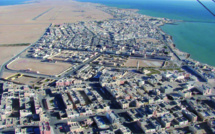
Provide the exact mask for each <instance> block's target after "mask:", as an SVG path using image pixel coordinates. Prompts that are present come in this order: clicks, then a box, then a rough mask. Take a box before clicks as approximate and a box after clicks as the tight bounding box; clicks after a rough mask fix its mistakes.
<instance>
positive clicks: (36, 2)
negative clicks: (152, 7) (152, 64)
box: [0, 0, 213, 67]
mask: <svg viewBox="0 0 215 134" xmlns="http://www.w3.org/2000/svg"><path fill="white" fill-rule="evenodd" d="M72 2H76V3H79V4H81V3H87V4H90V5H93V6H94V7H96V9H98V8H97V7H98V6H104V7H107V8H116V9H121V10H125V11H130V12H134V13H136V14H139V15H144V14H141V13H139V12H138V11H139V9H126V8H118V7H111V6H106V5H103V4H100V3H91V2H80V1H77V0H72ZM38 3H41V1H38V0H29V1H26V2H24V3H23V4H18V5H5V6H2V7H14V6H20V5H25V4H28V5H32V4H38ZM0 7H1V6H0ZM98 10H100V11H102V10H101V9H98ZM103 12H104V11H103ZM144 16H147V17H150V18H156V19H157V18H160V19H162V18H161V17H153V16H148V15H144ZM108 19H111V18H108ZM165 19H168V18H165ZM168 20H171V19H168ZM84 21H85V20H84ZM171 21H174V22H171V23H168V22H167V23H164V24H162V25H159V26H158V28H159V30H161V31H162V32H163V33H165V32H164V31H163V30H162V28H161V27H162V26H164V25H166V24H168V25H177V24H175V23H176V22H186V21H183V20H171ZM193 22H194V21H193ZM65 23H67V22H65ZM69 23H74V22H69ZM204 23H205V22H204ZM210 23H213V22H210ZM165 34H166V35H168V36H170V39H171V41H172V42H173V44H172V45H170V46H171V48H172V49H173V50H174V51H175V50H176V51H179V52H180V53H182V54H184V55H189V56H188V57H189V58H187V59H190V60H192V61H194V62H199V61H196V60H194V59H192V58H190V57H191V54H189V53H187V52H183V51H181V50H179V49H178V48H177V46H176V44H175V43H174V41H173V38H174V37H172V36H171V35H169V34H167V33H165ZM11 44H12V43H11ZM14 44H15V43H14ZM202 64H204V65H208V64H206V63H202ZM208 66H210V67H213V66H211V65H208Z"/></svg>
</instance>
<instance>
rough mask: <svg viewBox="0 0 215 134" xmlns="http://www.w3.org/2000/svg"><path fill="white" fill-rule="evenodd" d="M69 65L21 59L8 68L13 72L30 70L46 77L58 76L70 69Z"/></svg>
mask: <svg viewBox="0 0 215 134" xmlns="http://www.w3.org/2000/svg"><path fill="white" fill-rule="evenodd" d="M71 66H72V65H71V64H69V63H63V62H57V63H47V62H41V61H40V60H37V59H28V58H19V59H16V60H15V61H13V62H11V63H10V64H9V65H8V66H7V67H8V68H9V69H12V70H30V71H32V72H35V73H36V72H38V73H40V74H46V75H57V74H60V73H62V72H63V71H65V70H67V69H68V68H70V67H71Z"/></svg>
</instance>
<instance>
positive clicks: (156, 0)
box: [78, 0, 215, 66]
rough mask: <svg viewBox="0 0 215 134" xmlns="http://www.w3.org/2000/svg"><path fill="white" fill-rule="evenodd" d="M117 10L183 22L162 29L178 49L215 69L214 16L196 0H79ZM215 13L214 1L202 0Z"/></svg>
mask: <svg viewBox="0 0 215 134" xmlns="http://www.w3.org/2000/svg"><path fill="white" fill-rule="evenodd" d="M78 1H80V2H92V3H100V4H104V5H107V6H112V7H118V8H131V9H139V13H141V14H145V15H149V16H154V17H165V18H170V19H177V20H184V21H186V22H180V23H177V25H168V24H167V25H164V26H162V27H161V28H162V29H163V31H165V32H166V33H167V34H169V35H172V36H173V40H174V42H175V44H176V47H177V48H179V49H180V50H182V51H184V52H188V53H190V54H191V58H193V59H195V60H198V61H200V62H202V63H207V64H209V65H212V66H215V16H213V15H211V14H210V13H209V12H208V11H207V10H206V9H205V8H204V7H203V6H202V5H200V4H199V3H198V2H197V1H196V0H78ZM201 1H202V3H204V4H205V5H206V6H208V8H209V9H210V10H211V11H212V12H214V13H215V2H213V1H212V0H201Z"/></svg>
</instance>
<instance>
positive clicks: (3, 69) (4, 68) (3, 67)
mask: <svg viewBox="0 0 215 134" xmlns="http://www.w3.org/2000/svg"><path fill="white" fill-rule="evenodd" d="M50 26H51V24H50V25H49V27H50ZM49 27H48V28H49ZM48 28H47V29H48ZM47 29H46V30H45V31H47ZM44 35H45V32H44V34H43V35H42V36H41V37H40V38H39V39H38V40H37V41H39V40H40V39H41V38H42V37H43V36H44ZM37 41H36V42H35V43H37ZM35 43H33V44H31V45H29V46H28V47H26V48H25V49H24V50H22V51H21V52H20V53H18V54H17V55H16V56H14V57H12V58H11V59H10V60H8V61H6V62H5V63H4V64H2V66H1V68H0V78H2V74H3V72H4V71H5V70H6V69H7V65H8V64H9V63H10V62H12V61H13V60H15V59H17V58H18V57H19V56H20V55H21V54H22V53H23V52H25V51H26V50H28V49H29V48H30V47H32V46H33V45H35Z"/></svg>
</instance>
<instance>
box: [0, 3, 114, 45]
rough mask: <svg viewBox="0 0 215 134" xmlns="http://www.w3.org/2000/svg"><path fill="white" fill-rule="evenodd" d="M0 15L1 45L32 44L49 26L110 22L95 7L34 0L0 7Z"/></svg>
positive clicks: (83, 4) (88, 4)
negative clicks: (88, 21)
mask: <svg viewBox="0 0 215 134" xmlns="http://www.w3.org/2000/svg"><path fill="white" fill-rule="evenodd" d="M0 15H1V16H0V17H1V21H0V44H14V43H33V42H35V41H36V40H37V39H38V38H39V37H40V36H41V35H42V34H43V33H44V31H45V29H46V28H47V27H48V26H49V25H50V24H51V23H55V24H56V23H74V22H78V21H86V20H104V19H108V18H111V15H109V14H107V13H104V12H102V11H100V10H97V9H96V8H95V5H94V4H90V3H81V2H76V1H73V0H36V2H33V3H30V4H22V5H12V6H0Z"/></svg>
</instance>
